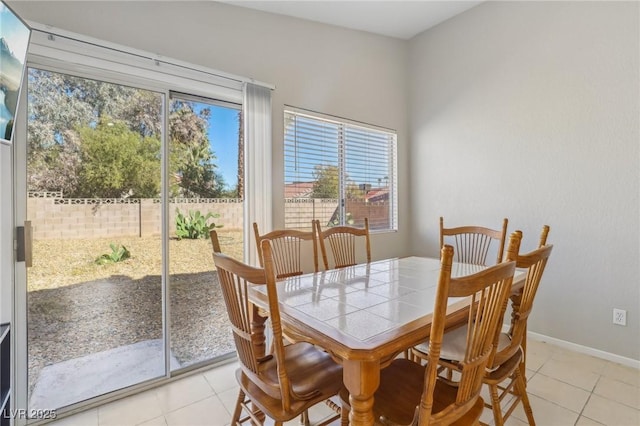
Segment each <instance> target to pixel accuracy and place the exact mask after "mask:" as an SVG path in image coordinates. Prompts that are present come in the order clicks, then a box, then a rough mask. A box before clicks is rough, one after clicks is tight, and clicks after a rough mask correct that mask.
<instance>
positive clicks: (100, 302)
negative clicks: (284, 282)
mask: <svg viewBox="0 0 640 426" xmlns="http://www.w3.org/2000/svg"><path fill="white" fill-rule="evenodd" d="M220 240H221V245H222V250H223V251H224V252H225V253H228V254H230V255H233V256H235V257H241V256H242V233H241V232H239V231H238V232H233V231H232V232H229V231H224V232H221V233H220ZM110 242H114V243H117V244H124V245H125V246H126V247H127V248H128V249H129V250H130V251H131V258H130V259H128V260H126V261H124V262H120V263H117V264H109V265H102V266H100V265H96V264H95V263H94V262H93V260H94V259H95V258H96V257H98V256H99V255H100V254H102V253H108V252H110V251H111V249H110V248H109V243H110ZM169 250H170V276H171V280H170V291H169V294H170V300H171V304H170V310H171V350H172V353H173V355H174V356H175V357H176V358H177V359H178V361H179V362H180V364H181V365H188V364H191V363H194V362H197V361H200V360H204V359H207V358H211V357H215V356H217V355H223V354H225V353H228V352H230V351H232V350H233V348H234V346H233V340H232V338H231V331H230V327H229V326H228V319H227V316H226V309H225V306H224V300H223V299H222V294H221V292H220V288H219V286H218V285H217V284H218V281H217V274H216V272H215V268H214V266H213V260H212V259H211V243H210V241H209V240H208V239H206V240H205V239H203V240H181V241H177V240H172V241H170V244H169ZM160 252H161V251H160V239H159V238H120V239H118V240H117V241H114V239H109V240H104V239H93V240H64V241H61V240H55V241H54V240H52V241H40V242H36V243H35V246H34V266H33V267H32V268H31V269H30V270H29V277H28V283H29V293H28V306H29V309H28V340H29V384H30V390H32V389H33V386H34V384H35V381H36V379H37V377H38V374H39V372H40V370H41V369H42V368H43V367H44V366H46V365H50V364H54V363H57V362H60V361H64V360H68V359H73V358H77V357H80V356H84V355H88V354H91V353H95V352H100V351H104V350H108V349H113V348H116V347H119V346H122V345H128V344H132V343H136V342H140V341H143V340H147V339H159V338H161V337H162V308H161V299H162V294H161V278H160V276H161V275H160V265H161V258H160Z"/></svg>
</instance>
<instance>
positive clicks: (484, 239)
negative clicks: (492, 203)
mask: <svg viewBox="0 0 640 426" xmlns="http://www.w3.org/2000/svg"><path fill="white" fill-rule="evenodd" d="M508 223H509V221H508V219H506V218H505V219H504V220H503V222H502V230H500V231H497V230H494V229H490V228H483V227H481V226H460V227H457V228H445V227H444V218H442V217H440V247H441V248H442V247H444V245H445V244H452V245H453V246H454V248H455V255H456V258H455V260H456V262H461V263H472V264H474V265H487V256H488V255H489V250H490V249H491V247H492V245H493V243H496V244H497V245H498V247H497V259H496V263H500V262H501V261H502V256H503V254H504V243H505V240H506V237H507V225H508Z"/></svg>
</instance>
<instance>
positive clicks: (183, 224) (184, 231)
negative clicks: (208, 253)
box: [176, 209, 222, 240]
mask: <svg viewBox="0 0 640 426" xmlns="http://www.w3.org/2000/svg"><path fill="white" fill-rule="evenodd" d="M218 217H220V215H219V214H217V213H216V214H213V213H207V214H206V215H202V214H201V213H200V211H198V210H196V211H195V212H192V211H189V215H188V216H185V215H184V214H182V213H180V210H178V209H176V235H177V236H178V239H179V240H181V239H183V238H187V239H192V240H195V239H197V238H208V237H209V232H211V230H212V229H214V228H221V227H222V225H216V224H215V223H213V222H212V223H207V222H208V221H209V219H211V218H218Z"/></svg>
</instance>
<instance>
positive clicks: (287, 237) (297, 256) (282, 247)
mask: <svg viewBox="0 0 640 426" xmlns="http://www.w3.org/2000/svg"><path fill="white" fill-rule="evenodd" d="M311 225H312V229H311V231H309V232H303V231H297V230H293V229H279V230H275V231H272V232H269V233H267V234H264V235H260V232H259V231H258V224H257V223H255V222H254V223H253V232H254V234H255V237H256V247H257V248H258V259H259V261H260V266H262V267H264V256H263V254H262V249H261V247H262V246H261V244H262V241H264V240H269V241H271V248H272V255H273V263H274V267H275V270H276V278H278V279H281V278H286V277H293V276H295V275H302V274H303V273H305V272H311V271H305V270H304V269H305V268H304V267H305V263H306V262H304V260H306V259H308V258H309V257H308V254H309V247H308V246H309V244H310V245H311V251H313V267H314V270H313V272H318V246H317V244H316V233H315V230H314V229H313V223H312V224H311Z"/></svg>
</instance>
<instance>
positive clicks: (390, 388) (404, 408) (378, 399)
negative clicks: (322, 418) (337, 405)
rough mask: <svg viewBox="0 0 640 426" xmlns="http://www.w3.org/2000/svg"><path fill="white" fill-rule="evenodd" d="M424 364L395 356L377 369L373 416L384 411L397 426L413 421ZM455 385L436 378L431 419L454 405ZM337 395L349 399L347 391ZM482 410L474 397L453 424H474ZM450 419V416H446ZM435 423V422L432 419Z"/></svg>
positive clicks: (480, 399)
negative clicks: (468, 407)
mask: <svg viewBox="0 0 640 426" xmlns="http://www.w3.org/2000/svg"><path fill="white" fill-rule="evenodd" d="M424 375H425V367H424V366H421V365H420V364H418V363H415V362H413V361H410V360H408V359H396V360H394V361H393V362H392V363H391V364H390V365H389V366H388V367H387V368H385V369H383V370H382V371H381V372H380V386H379V387H378V390H377V391H376V393H375V395H374V405H373V412H374V416H375V417H376V418H380V416H381V413H384V418H385V420H386V421H388V422H389V423H392V424H398V425H410V424H412V422H413V420H414V415H415V412H416V407H417V406H418V404H420V399H421V397H422V391H423V390H424V380H425V379H424ZM457 393H458V387H457V386H454V385H451V384H448V383H446V382H444V381H442V380H438V381H436V385H435V390H434V399H433V410H432V418H433V419H434V420H435V419H437V417H438V413H440V412H441V411H443V410H445V409H447V408H449V407H450V406H451V405H453V404H455V402H456V396H457ZM340 398H341V399H342V401H343V403H344V402H346V401H349V394H348V392H347V390H346V389H342V391H341V393H340ZM483 409H484V401H483V400H482V398H480V397H478V399H477V401H475V403H474V404H473V407H472V408H471V410H469V411H466V410H461V412H463V414H462V415H461V417H460V418H459V419H457V420H456V421H455V422H454V423H447V424H452V425H456V426H463V425H464V426H468V425H472V424H475V422H476V421H477V419H479V418H480V415H481V414H482V410H483ZM449 421H450V418H449ZM435 424H437V421H436V422H435Z"/></svg>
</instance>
